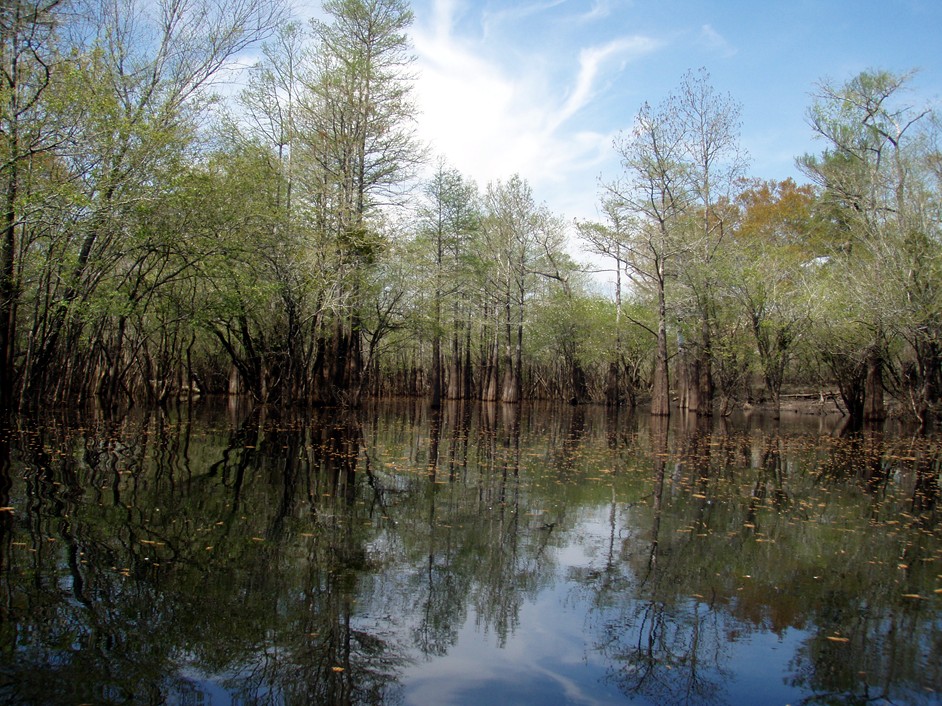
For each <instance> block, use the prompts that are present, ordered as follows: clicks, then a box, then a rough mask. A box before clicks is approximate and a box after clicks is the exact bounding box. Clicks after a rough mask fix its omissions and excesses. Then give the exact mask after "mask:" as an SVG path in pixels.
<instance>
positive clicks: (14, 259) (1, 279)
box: [0, 0, 67, 409]
mask: <svg viewBox="0 0 942 706" xmlns="http://www.w3.org/2000/svg"><path fill="white" fill-rule="evenodd" d="M66 5H67V3H66V1H65V0H11V1H10V2H4V3H3V6H2V7H0V63H2V65H0V192H2V196H0V199H2V201H0V203H2V205H0V232H2V236H0V409H9V408H10V407H11V406H12V405H13V404H14V403H15V401H16V395H15V391H14V386H15V382H16V370H15V364H16V354H17V350H16V341H17V325H16V324H17V314H18V307H19V303H20V297H21V294H22V292H21V283H20V280H19V277H18V269H19V268H21V266H22V265H21V263H20V257H21V256H22V254H23V249H24V246H25V245H26V238H25V237H21V235H23V234H24V232H25V231H26V228H25V219H26V218H27V216H26V213H25V210H26V205H25V200H24V198H23V197H24V194H23V193H22V190H23V187H24V183H23V181H24V178H25V174H26V173H27V171H28V169H29V166H30V164H31V163H35V162H39V161H41V160H42V158H43V157H45V156H46V155H47V154H48V153H50V152H51V151H52V150H53V149H54V148H55V146H56V145H57V144H58V143H59V142H60V141H61V140H62V139H63V132H62V130H61V129H60V128H59V126H57V125H56V124H55V123H56V120H55V117H54V114H51V113H50V111H49V106H48V103H47V102H46V98H47V96H48V94H49V93H50V92H52V91H53V90H54V87H52V86H53V82H54V81H56V80H57V78H58V72H59V67H60V65H62V63H63V60H62V58H61V56H60V51H59V47H58V43H57V40H56V29H57V26H58V24H59V23H60V21H61V15H62V14H63V13H64V11H65V9H66Z"/></svg>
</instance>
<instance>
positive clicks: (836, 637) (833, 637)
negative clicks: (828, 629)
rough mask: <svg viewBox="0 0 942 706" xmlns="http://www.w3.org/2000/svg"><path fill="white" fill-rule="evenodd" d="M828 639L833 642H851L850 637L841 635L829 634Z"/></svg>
mask: <svg viewBox="0 0 942 706" xmlns="http://www.w3.org/2000/svg"><path fill="white" fill-rule="evenodd" d="M828 640H830V641H831V642H850V638H849V637H840V636H839V635H828Z"/></svg>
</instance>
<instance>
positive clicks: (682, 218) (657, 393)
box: [605, 101, 693, 416]
mask: <svg viewBox="0 0 942 706" xmlns="http://www.w3.org/2000/svg"><path fill="white" fill-rule="evenodd" d="M684 139H685V135H684V132H683V128H682V126H681V125H680V124H679V123H678V122H677V121H676V120H674V119H673V108H672V106H671V102H670V101H667V102H665V104H663V105H662V106H660V107H659V108H657V109H654V108H652V107H651V106H650V105H648V104H647V103H645V104H644V105H643V106H642V108H641V110H640V111H639V112H638V115H637V118H636V120H635V127H634V129H633V130H632V132H631V134H630V135H621V136H620V137H619V138H618V139H617V140H616V141H615V151H616V152H617V153H618V155H619V157H620V159H621V164H622V168H623V170H624V175H623V177H622V179H621V180H619V181H615V182H612V183H609V184H606V185H605V190H606V192H607V200H609V201H610V203H611V206H610V207H609V209H608V210H612V212H613V213H615V214H618V213H621V212H624V213H625V214H626V216H625V218H627V215H634V217H635V219H636V221H635V223H636V225H635V227H634V228H633V229H632V231H631V232H630V233H628V234H626V235H627V238H626V241H625V243H624V249H625V253H626V260H625V262H626V267H627V268H628V272H629V277H630V278H631V279H632V280H633V281H634V282H635V283H636V284H637V285H638V286H640V287H645V288H650V289H651V291H652V294H653V296H654V298H655V301H656V311H657V329H656V331H655V332H654V335H655V336H656V341H657V347H656V352H655V357H654V379H653V383H652V386H651V414H654V415H656V416H668V415H670V382H669V377H668V350H667V284H668V281H669V280H671V279H672V278H675V277H676V276H677V267H678V261H679V259H680V258H681V257H682V256H683V255H684V254H685V253H686V252H688V251H689V249H690V246H689V245H688V244H687V243H686V242H684V239H683V238H682V237H681V236H682V231H683V229H684V228H685V227H686V225H687V218H688V213H689V210H690V208H691V204H692V201H693V194H692V193H691V192H690V188H689V184H688V183H687V182H686V181H685V179H684V178H683V169H682V167H681V165H682V162H683V158H684V149H685V145H684Z"/></svg>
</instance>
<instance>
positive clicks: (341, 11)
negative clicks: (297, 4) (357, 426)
mask: <svg viewBox="0 0 942 706" xmlns="http://www.w3.org/2000/svg"><path fill="white" fill-rule="evenodd" d="M324 10H325V12H326V13H327V15H328V18H329V21H328V22H323V21H320V20H314V21H313V22H312V29H313V32H314V38H315V51H314V56H315V65H314V70H313V74H312V77H311V79H310V81H311V83H310V84H309V85H308V86H307V89H308V94H307V101H308V104H307V105H306V106H305V115H304V119H303V129H304V139H305V142H306V144H305V149H306V150H307V151H308V154H309V158H310V159H311V161H312V164H313V165H314V166H315V167H316V169H314V170H313V171H312V173H311V174H310V175H309V176H308V183H307V188H308V190H309V194H308V198H309V199H311V201H312V205H313V207H314V208H315V209H316V211H317V216H318V219H319V221H318V223H317V227H318V228H319V229H320V230H321V231H322V232H323V233H324V234H325V235H326V236H327V237H328V238H329V239H330V241H331V242H333V243H334V244H335V247H336V251H337V256H338V261H337V269H338V273H339V274H340V276H341V287H340V290H339V292H338V297H337V302H336V308H337V311H338V315H337V317H336V321H335V325H334V330H333V332H332V333H331V343H330V345H331V353H332V355H331V359H332V361H333V363H332V365H333V370H332V371H331V373H330V375H329V380H330V382H331V383H332V386H333V388H334V389H336V390H337V391H338V393H339V394H340V396H341V398H342V401H346V402H350V403H353V404H356V403H357V402H358V400H359V394H360V383H361V374H362V370H361V368H362V359H361V349H362V341H361V337H362V332H361V326H360V316H361V314H360V309H361V307H362V306H363V302H362V301H361V297H360V289H361V282H360V278H361V276H362V274H363V271H364V269H365V268H368V267H370V266H371V265H372V263H373V262H374V261H375V258H376V256H377V255H378V253H379V252H380V251H381V249H382V247H383V243H382V239H381V238H380V237H379V233H378V229H377V228H375V227H374V226H373V225H372V224H371V218H375V217H377V214H378V211H379V209H381V208H382V207H383V206H386V205H391V204H394V203H396V202H397V196H398V194H399V192H400V190H401V187H402V186H403V185H404V184H405V183H406V182H407V180H408V179H409V178H410V177H411V176H412V174H413V169H414V167H415V166H416V165H417V164H418V162H419V161H420V159H421V158H422V150H421V149H420V147H419V145H418V143H417V141H416V139H415V137H414V130H413V121H414V115H415V109H414V107H413V105H412V102H411V81H412V77H411V75H410V74H409V66H410V64H411V62H412V56H411V54H410V53H409V40H408V36H407V34H406V32H407V30H408V28H409V25H410V24H411V23H412V11H411V10H410V9H409V6H408V3H407V2H404V1H403V0H326V2H325V3H324Z"/></svg>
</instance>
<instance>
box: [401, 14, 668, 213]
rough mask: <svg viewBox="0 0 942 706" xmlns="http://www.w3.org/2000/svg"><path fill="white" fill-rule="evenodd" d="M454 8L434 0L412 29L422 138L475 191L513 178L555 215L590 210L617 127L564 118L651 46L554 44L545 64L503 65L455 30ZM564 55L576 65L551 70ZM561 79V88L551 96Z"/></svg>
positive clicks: (628, 41) (632, 42)
mask: <svg viewBox="0 0 942 706" xmlns="http://www.w3.org/2000/svg"><path fill="white" fill-rule="evenodd" d="M534 7H535V6H533V5H531V6H529V9H533V8H534ZM459 9H460V8H459V7H457V6H456V5H455V3H454V2H453V1H452V0H437V1H436V2H435V3H434V9H433V12H432V16H431V18H430V21H429V22H427V23H425V24H420V23H417V24H416V26H414V28H413V33H412V39H413V42H414V46H415V49H416V53H417V56H418V66H417V69H418V82H417V85H416V91H417V96H416V97H417V101H418V105H419V109H420V111H421V114H420V116H419V130H420V134H421V136H422V137H423V139H425V140H426V141H428V142H429V143H430V145H431V147H432V149H433V151H434V152H436V153H438V154H442V155H443V156H444V157H445V158H446V159H447V160H448V162H449V163H450V164H451V165H452V166H454V167H455V168H457V169H459V170H460V171H461V172H462V173H464V174H465V175H467V176H470V177H472V178H474V179H475V180H477V181H478V183H479V184H481V185H482V186H484V185H485V184H486V183H487V182H489V181H493V180H496V179H507V178H508V177H510V176H511V175H512V174H514V173H519V174H521V175H522V176H523V177H524V178H526V179H527V180H528V181H529V182H530V183H531V184H532V185H533V187H534V190H535V192H536V195H537V197H538V198H540V199H541V200H542V199H545V200H547V201H548V202H549V205H550V207H551V208H553V209H554V210H557V211H560V212H563V213H566V214H567V215H583V213H582V212H583V211H585V210H586V209H591V208H593V207H594V203H595V194H596V188H597V187H596V183H595V181H596V176H597V175H598V171H599V168H600V165H601V164H602V163H603V162H604V161H606V160H607V159H610V158H611V153H612V149H611V138H612V133H613V132H614V130H615V129H617V128H618V127H621V126H616V127H614V128H613V127H612V126H608V125H599V126H597V127H593V126H588V127H587V126H586V124H585V120H580V121H578V122H579V123H580V125H579V126H578V129H577V127H576V125H575V124H574V123H576V121H575V120H573V118H575V117H576V116H577V115H580V114H583V112H584V111H585V110H586V109H587V108H588V107H589V106H590V105H591V103H592V100H593V99H594V98H595V97H597V95H598V93H599V90H600V86H601V85H602V84H603V83H604V82H606V81H610V80H611V79H612V78H613V76H614V75H616V73H617V72H619V71H621V70H622V69H623V68H624V67H625V65H626V64H627V62H629V61H630V60H632V59H633V58H636V57H639V56H642V55H644V54H646V53H649V52H652V51H654V50H655V49H656V48H657V47H658V46H659V45H658V44H657V43H656V42H655V41H653V40H651V39H649V38H646V37H641V36H628V37H621V38H617V39H613V40H610V41H607V42H600V43H598V44H596V45H592V46H586V47H584V48H582V49H581V50H580V49H578V47H575V46H570V47H564V46H563V47H554V48H553V53H554V57H553V58H554V64H555V66H552V67H551V66H549V65H548V64H547V62H546V60H545V57H540V56H538V55H536V54H533V55H529V56H525V57H524V58H523V59H522V60H520V59H519V53H518V54H515V56H516V57H518V58H516V59H514V60H513V62H511V61H510V60H507V59H506V58H505V57H504V56H502V55H499V54H496V53H488V51H490V52H494V51H495V50H494V49H490V50H488V49H486V48H485V46H491V45H485V44H484V43H482V42H481V41H480V39H472V38H469V37H463V36H461V35H460V34H458V32H457V31H456V29H455V17H456V13H457V12H458V11H459ZM504 19H506V18H504ZM513 50H514V51H515V52H520V51H521V49H520V47H519V46H517V47H514V48H513ZM541 50H543V51H545V50H546V47H541ZM534 51H537V50H536V49H535V50H534ZM567 55H571V56H573V57H578V63H577V62H576V61H575V60H573V61H571V62H570V64H571V65H569V66H566V67H564V70H563V71H562V73H560V71H559V61H560V59H561V58H564V57H565V56H567ZM551 68H552V69H553V70H554V72H555V73H554V74H553V75H552V76H550V75H549V74H548V72H549V71H550V69H551ZM560 76H562V78H559V77H560ZM560 81H562V82H563V83H568V84H569V90H560ZM577 203H578V204H581V208H580V209H579V212H578V213H575V212H574V210H573V209H574V208H575V207H576V204H577Z"/></svg>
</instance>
